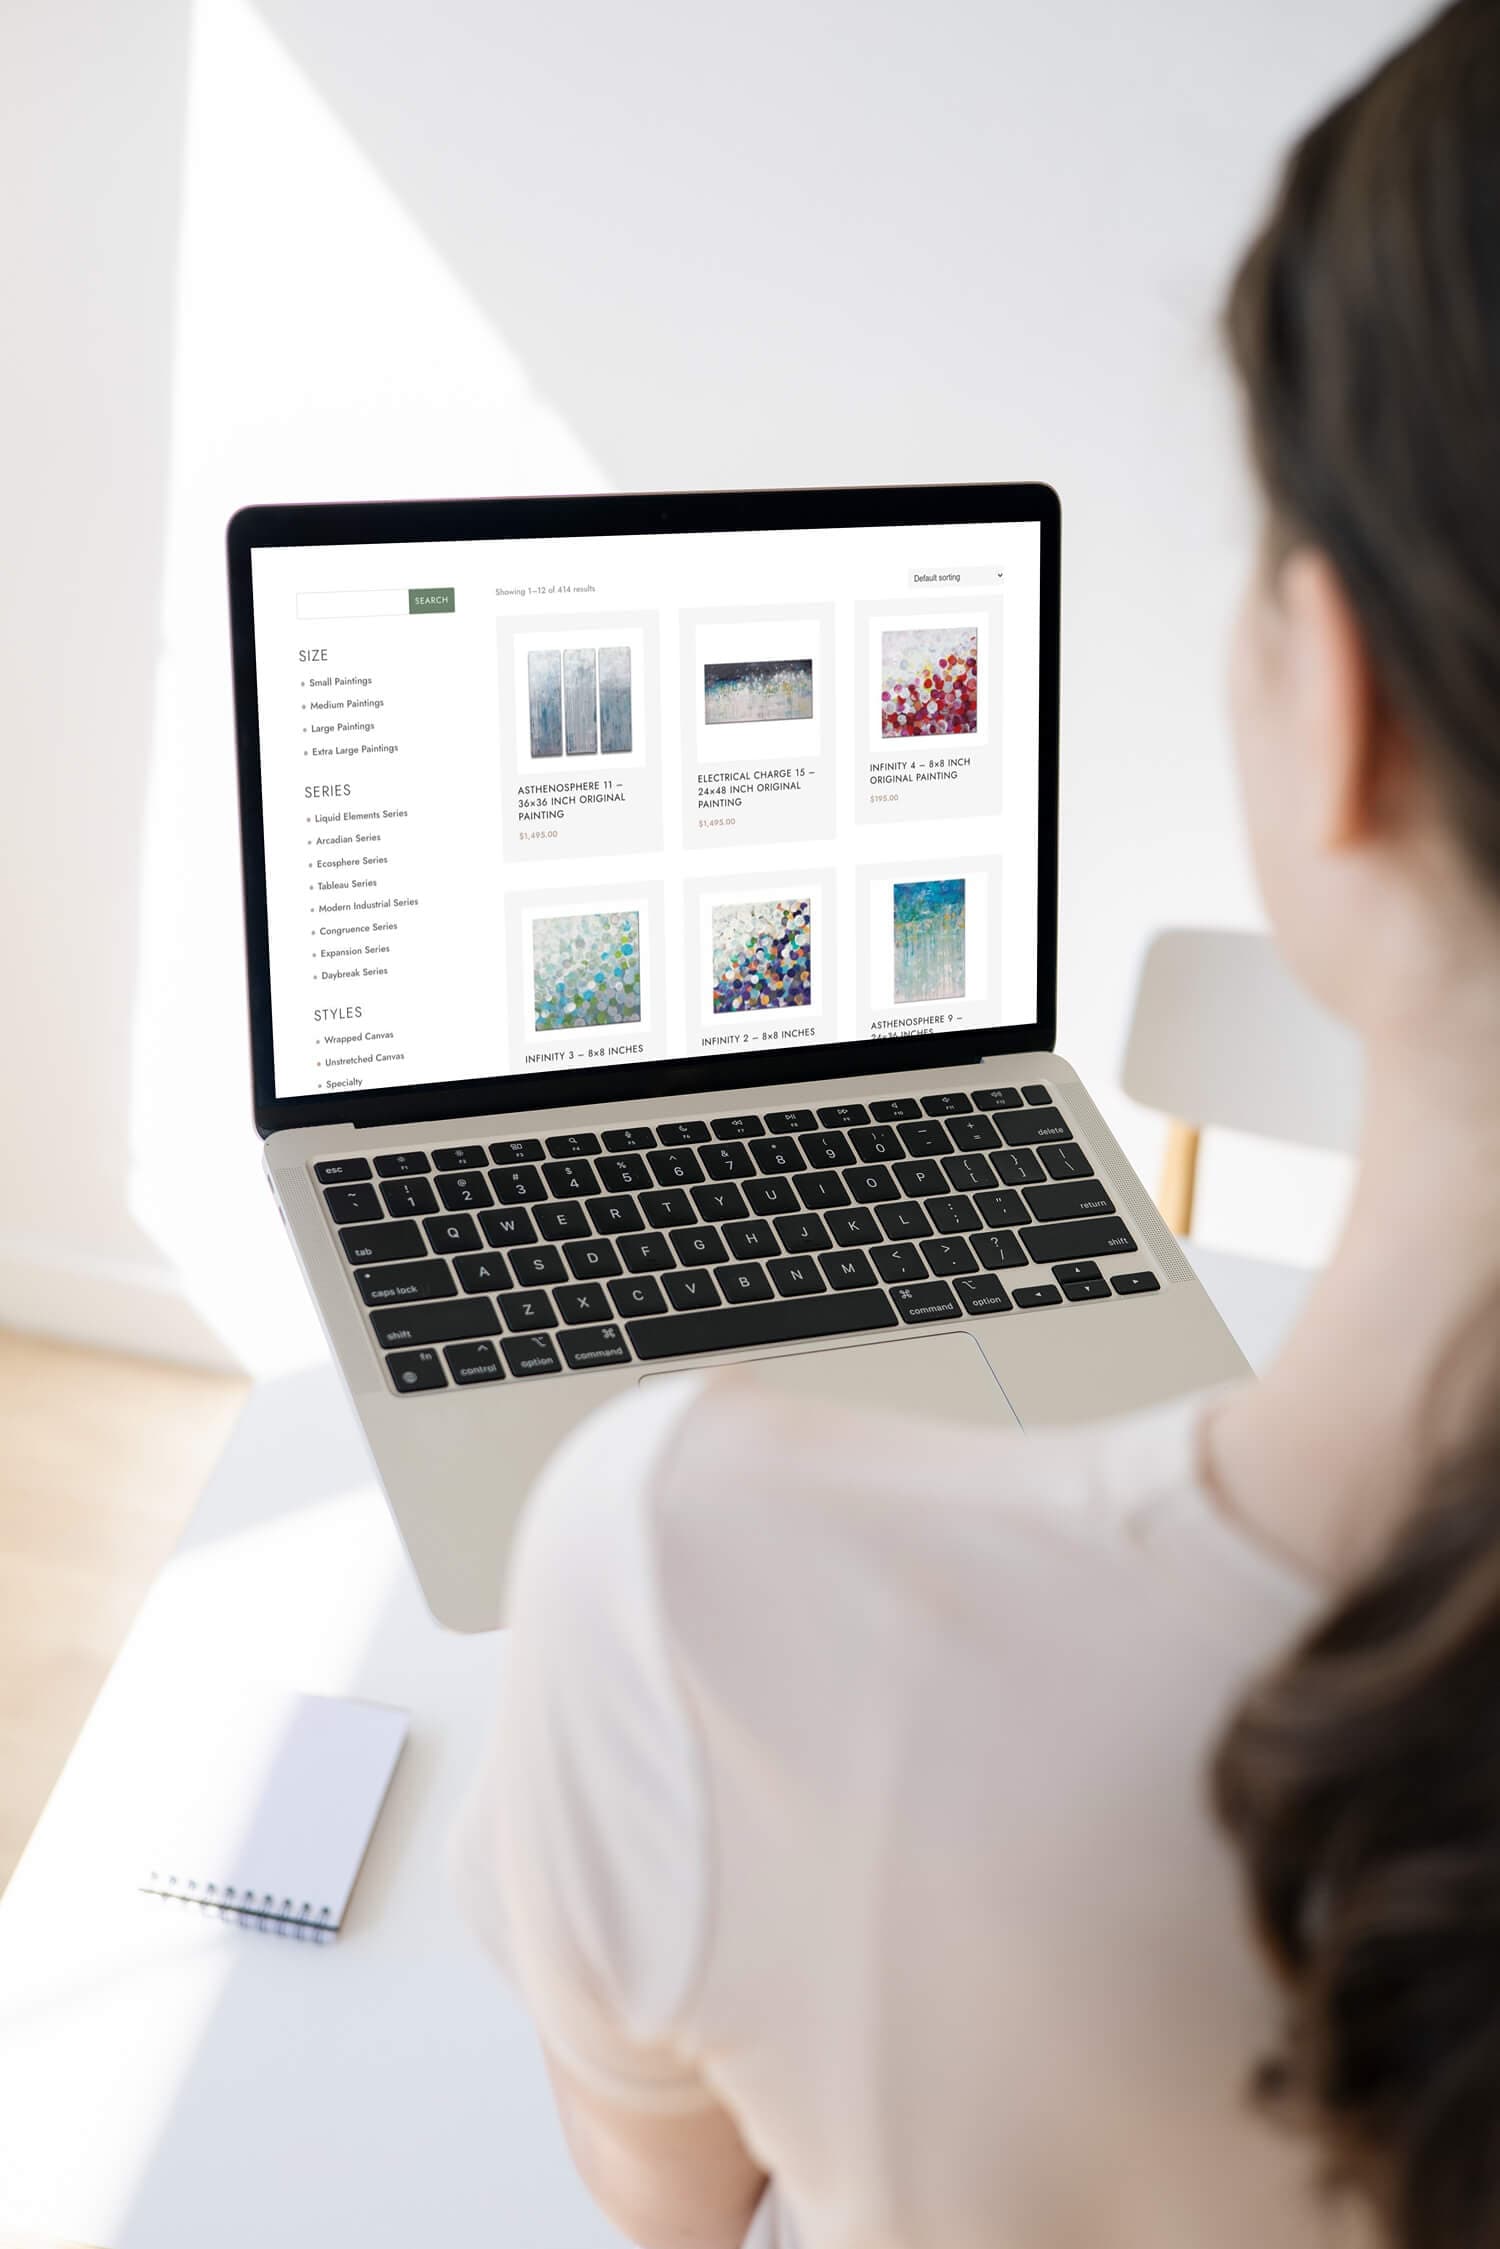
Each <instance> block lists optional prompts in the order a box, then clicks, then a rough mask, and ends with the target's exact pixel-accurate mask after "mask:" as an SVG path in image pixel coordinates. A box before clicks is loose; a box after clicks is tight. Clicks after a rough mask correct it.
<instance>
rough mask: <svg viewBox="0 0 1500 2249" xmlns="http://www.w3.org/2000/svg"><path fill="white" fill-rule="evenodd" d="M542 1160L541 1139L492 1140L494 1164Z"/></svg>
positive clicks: (536, 1162)
mask: <svg viewBox="0 0 1500 2249" xmlns="http://www.w3.org/2000/svg"><path fill="white" fill-rule="evenodd" d="M541 1160H542V1144H541V1142H540V1140H492V1141H491V1142H490V1162H491V1163H492V1164H507V1165H508V1164H539V1163H540V1162H541Z"/></svg>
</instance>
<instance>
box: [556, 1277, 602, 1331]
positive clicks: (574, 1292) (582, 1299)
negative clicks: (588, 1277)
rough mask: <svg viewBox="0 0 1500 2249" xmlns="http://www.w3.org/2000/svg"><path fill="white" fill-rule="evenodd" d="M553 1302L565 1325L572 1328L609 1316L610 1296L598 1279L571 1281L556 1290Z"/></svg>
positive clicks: (585, 1325)
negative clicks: (606, 1293)
mask: <svg viewBox="0 0 1500 2249" xmlns="http://www.w3.org/2000/svg"><path fill="white" fill-rule="evenodd" d="M553 1302H554V1303H555V1304H556V1306H557V1309H558V1311H559V1312H560V1314H561V1315H562V1319H563V1323H564V1325H565V1326H567V1327H570V1328H581V1327H587V1326H589V1325H591V1324H593V1323H596V1322H597V1321H599V1320H607V1319H608V1318H609V1298H608V1297H607V1296H606V1295H605V1293H604V1291H603V1289H602V1288H601V1287H600V1286H599V1283H598V1282H597V1281H570V1282H568V1283H566V1285H565V1286H564V1287H562V1288H560V1289H558V1290H557V1291H556V1293H555V1295H554V1297H553Z"/></svg>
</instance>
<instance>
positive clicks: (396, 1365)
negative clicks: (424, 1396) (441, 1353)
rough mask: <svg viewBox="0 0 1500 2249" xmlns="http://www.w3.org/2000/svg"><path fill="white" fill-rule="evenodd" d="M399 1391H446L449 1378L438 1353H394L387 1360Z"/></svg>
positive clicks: (392, 1378)
mask: <svg viewBox="0 0 1500 2249" xmlns="http://www.w3.org/2000/svg"><path fill="white" fill-rule="evenodd" d="M385 1363H386V1365H387V1366H388V1367H389V1368H390V1370H391V1380H392V1381H393V1382H394V1383H395V1385H396V1388H397V1389H398V1390H446V1389H447V1387H448V1377H447V1376H446V1375H445V1374H444V1372H443V1362H442V1360H441V1359H440V1358H439V1357H438V1355H437V1353H436V1351H393V1352H392V1353H391V1355H390V1357H389V1358H388V1359H387V1360H386V1362H385Z"/></svg>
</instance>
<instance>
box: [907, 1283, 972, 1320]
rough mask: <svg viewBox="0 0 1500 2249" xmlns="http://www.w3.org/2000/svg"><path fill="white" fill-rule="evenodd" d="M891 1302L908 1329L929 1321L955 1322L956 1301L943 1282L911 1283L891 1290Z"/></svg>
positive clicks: (957, 1314)
mask: <svg viewBox="0 0 1500 2249" xmlns="http://www.w3.org/2000/svg"><path fill="white" fill-rule="evenodd" d="M891 1301H892V1303H893V1304H894V1305H895V1307H896V1310H897V1311H898V1312H899V1313H900V1314H901V1317H902V1319H903V1320H905V1322H906V1324H907V1326H908V1327H913V1328H914V1327H921V1326H923V1325H924V1324H925V1323H926V1322H927V1321H929V1320H956V1319H957V1318H958V1316H959V1311H958V1301H957V1299H956V1297H955V1296H954V1294H953V1291H952V1289H951V1288H949V1287H948V1285H947V1283H946V1282H945V1281H913V1282H911V1283H910V1284H909V1285H903V1286H901V1287H900V1288H893V1289H892V1290H891Z"/></svg>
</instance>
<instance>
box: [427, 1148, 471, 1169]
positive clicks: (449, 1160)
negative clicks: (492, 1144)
mask: <svg viewBox="0 0 1500 2249" xmlns="http://www.w3.org/2000/svg"><path fill="white" fill-rule="evenodd" d="M432 1161H433V1163H434V1165H435V1166H436V1168H437V1169H438V1170H439V1171H479V1170H482V1169H483V1166H484V1150H483V1149H482V1148H474V1147H470V1148H434V1149H433V1151H432Z"/></svg>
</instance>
